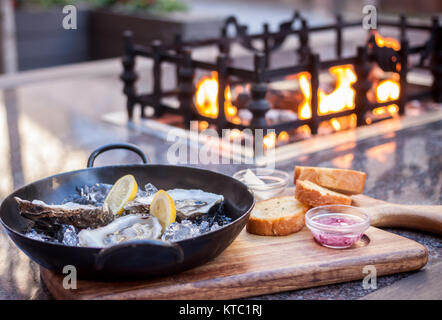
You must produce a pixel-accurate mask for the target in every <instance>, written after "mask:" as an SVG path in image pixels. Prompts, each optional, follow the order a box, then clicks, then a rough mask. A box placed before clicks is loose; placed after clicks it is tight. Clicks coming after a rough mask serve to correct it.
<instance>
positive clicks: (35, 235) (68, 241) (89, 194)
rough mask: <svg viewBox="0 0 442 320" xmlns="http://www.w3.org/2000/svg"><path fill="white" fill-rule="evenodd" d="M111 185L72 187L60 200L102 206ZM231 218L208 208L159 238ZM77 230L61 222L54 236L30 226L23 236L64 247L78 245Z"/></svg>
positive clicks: (196, 231)
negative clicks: (73, 189) (71, 190)
mask: <svg viewBox="0 0 442 320" xmlns="http://www.w3.org/2000/svg"><path fill="white" fill-rule="evenodd" d="M111 188H112V185H111V184H105V183H96V184H93V185H83V186H78V187H76V188H75V190H76V193H75V194H72V195H69V196H67V197H66V198H65V199H64V200H63V201H62V203H63V204H65V203H67V202H74V203H78V204H84V205H94V206H97V207H100V206H102V205H103V202H104V200H105V199H106V196H107V194H108V193H109V191H110V189H111ZM157 191H158V189H157V188H156V187H155V186H154V185H153V184H151V183H148V184H146V185H145V186H144V190H142V189H141V188H140V189H139V190H138V193H137V197H140V198H142V197H153V195H154V194H155V193H156V192H157ZM231 221H232V219H231V218H229V217H228V216H227V215H226V214H225V212H224V205H223V203H221V204H220V205H217V206H215V207H214V208H212V209H211V210H210V211H209V213H208V214H204V215H201V216H198V217H196V218H194V219H192V220H187V219H186V220H182V221H177V222H174V223H172V224H170V225H169V226H168V227H167V228H166V230H165V231H164V233H163V236H162V238H161V239H162V240H165V241H171V242H176V241H181V240H184V239H188V238H192V237H196V236H198V235H201V234H205V233H208V232H211V231H215V230H217V229H219V228H221V227H222V226H223V225H226V224H228V223H230V222H231ZM78 232H79V230H76V229H75V227H74V226H71V225H61V228H60V230H59V231H58V233H57V234H55V235H48V234H45V233H44V232H39V231H37V230H35V229H30V230H29V232H27V233H26V234H25V235H26V236H27V237H28V238H31V239H36V240H42V241H48V242H55V243H61V244H64V245H68V246H78V245H79V240H78Z"/></svg>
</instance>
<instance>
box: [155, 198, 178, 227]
mask: <svg viewBox="0 0 442 320" xmlns="http://www.w3.org/2000/svg"><path fill="white" fill-rule="evenodd" d="M150 214H151V215H153V216H155V217H157V219H158V221H159V222H160V224H161V226H162V227H163V230H164V229H166V228H167V226H168V225H169V224H171V223H173V222H175V220H176V208H175V203H174V202H173V199H172V198H171V197H170V196H169V195H168V194H167V192H166V191H164V190H158V192H157V193H155V195H154V196H153V199H152V203H151V204H150Z"/></svg>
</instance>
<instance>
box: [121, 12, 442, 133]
mask: <svg viewBox="0 0 442 320" xmlns="http://www.w3.org/2000/svg"><path fill="white" fill-rule="evenodd" d="M378 26H379V27H384V26H385V27H392V28H397V30H398V31H399V34H400V39H399V41H400V48H399V49H398V50H395V49H394V48H391V47H386V46H379V45H378V43H377V42H376V41H375V34H373V33H370V35H369V38H368V41H367V43H366V45H364V46H359V47H357V50H356V54H355V55H354V56H350V57H343V54H342V51H343V41H344V39H343V32H344V30H346V29H350V28H358V27H359V28H362V23H361V21H344V20H343V19H342V17H341V16H339V15H338V16H337V17H336V21H335V22H334V23H332V24H326V25H322V26H315V27H310V26H309V25H308V23H307V20H306V19H305V18H304V17H303V16H302V15H301V14H300V13H299V12H295V13H294V14H293V17H292V18H291V20H289V21H285V22H283V23H281V24H280V25H279V30H278V31H276V32H271V31H270V30H269V25H268V24H264V25H263V32H262V33H260V34H248V32H247V27H246V26H245V25H242V24H239V23H238V21H237V19H236V18H234V17H229V18H228V19H227V20H226V22H225V25H224V27H223V28H222V30H221V32H220V33H221V34H220V37H219V38H216V39H206V40H198V41H186V42H184V41H182V40H181V38H180V36H179V35H177V36H176V37H175V41H174V43H172V44H163V43H161V42H160V41H154V42H152V43H151V44H150V45H141V44H135V43H133V40H132V35H131V32H129V31H127V32H125V34H124V38H125V54H124V56H123V67H124V71H123V73H122V74H121V80H122V81H123V82H124V94H125V95H126V97H127V113H128V117H129V119H132V118H133V114H134V109H135V108H136V106H140V108H141V116H142V117H143V118H144V117H146V114H145V108H146V107H147V106H149V107H151V108H153V110H154V113H153V116H152V117H153V118H158V117H161V116H163V115H164V114H167V113H171V114H175V115H179V116H180V117H181V118H182V124H183V126H184V127H188V126H189V123H190V121H191V120H204V121H207V122H208V123H209V124H212V125H215V126H216V128H217V129H218V130H221V129H224V128H231V129H233V128H237V129H240V130H243V129H245V128H250V129H258V128H259V129H274V130H275V132H276V133H277V134H278V133H279V132H282V131H285V130H292V129H296V128H298V127H301V126H304V125H307V126H308V127H309V128H310V130H311V133H312V134H315V133H317V132H318V127H319V125H320V123H321V122H322V121H326V120H330V119H332V118H336V117H341V116H348V115H352V114H354V115H356V119H357V120H356V123H357V126H361V125H365V124H367V121H366V118H365V115H366V114H367V113H368V112H370V111H372V110H374V109H375V108H379V107H384V106H387V105H391V104H395V105H397V107H398V113H399V114H400V115H403V114H404V112H405V104H406V103H407V102H408V101H411V100H415V99H418V100H420V99H424V98H426V99H427V98H429V99H431V100H433V101H435V102H441V101H442V27H441V26H440V25H439V22H438V19H437V18H436V17H435V18H433V19H432V20H431V21H427V22H420V23H415V22H414V23H413V22H410V21H409V19H408V18H407V17H405V16H399V17H398V18H397V19H396V20H394V21H391V20H379V19H378ZM231 29H233V30H234V35H229V32H228V31H230V30H231ZM330 30H332V31H333V32H334V33H335V35H336V41H335V44H334V47H335V54H336V58H335V59H331V60H321V58H320V56H319V55H318V54H316V53H313V50H312V49H311V47H310V41H309V39H310V37H311V35H312V34H314V33H319V32H324V31H330ZM410 30H420V31H425V32H427V33H428V37H427V38H426V40H425V41H424V42H423V43H422V44H419V45H414V46H412V45H410V44H409V40H408V39H407V32H408V31H410ZM293 35H294V36H297V37H298V39H299V47H298V48H297V49H296V53H297V56H298V62H297V63H294V64H293V65H292V66H288V67H277V68H272V66H271V57H272V54H273V53H275V52H276V51H277V50H279V49H280V48H281V47H282V45H283V43H284V41H285V40H286V39H287V37H288V36H293ZM257 43H258V44H257ZM233 44H239V45H240V46H242V47H243V48H245V49H247V50H248V51H249V52H251V53H252V54H253V62H254V63H253V69H251V70H249V69H246V68H241V67H237V66H234V65H233V64H232V63H231V62H232V57H231V54H230V52H231V47H232V45H233ZM204 46H217V47H218V56H217V59H216V62H213V63H211V62H206V61H202V60H198V59H195V58H192V49H195V48H199V47H204ZM137 56H141V57H147V58H150V59H152V61H153V68H152V73H153V81H154V82H153V91H152V92H151V93H148V94H144V93H143V94H139V93H138V92H137V89H136V82H137V79H138V74H137V71H136V69H135V60H136V57H137ZM412 58H414V59H413V61H417V63H414V65H412V64H411V61H412ZM164 63H168V64H172V65H174V66H175V68H176V72H177V87H176V88H175V89H173V90H163V88H162V84H161V83H162V81H161V80H162V76H163V70H162V69H163V68H162V65H163V64H164ZM373 63H376V64H377V65H378V66H379V67H380V68H381V69H382V70H383V71H386V72H395V73H397V74H398V75H399V85H400V94H399V96H398V98H397V99H395V100H389V101H386V102H373V101H369V99H368V98H367V92H368V91H369V90H370V88H371V87H372V80H370V79H369V73H370V70H371V69H372V65H373ZM347 64H349V65H353V67H354V71H355V74H356V76H357V82H356V83H355V84H353V89H354V90H355V97H354V104H355V108H354V109H352V110H343V111H338V112H333V113H329V114H320V113H319V112H318V103H319V99H318V91H319V75H320V73H321V71H323V70H327V69H329V68H331V67H333V66H340V65H347ZM412 69H413V70H417V69H423V70H427V71H429V72H430V73H431V74H432V76H433V81H432V85H431V86H430V87H426V88H421V90H419V91H418V92H415V90H414V91H413V92H410V91H409V90H408V87H409V84H408V83H407V74H408V73H409V72H410V70H412ZM198 70H203V71H208V72H217V74H218V92H225V90H226V87H227V86H229V85H233V84H249V85H250V90H249V91H250V93H249V97H248V99H246V101H245V103H244V105H243V106H239V107H242V108H247V109H248V110H249V111H250V112H251V114H252V118H251V120H250V122H249V123H248V124H247V125H244V124H242V123H233V122H230V121H228V119H227V118H226V115H225V113H224V112H222V111H221V112H218V114H217V116H216V117H206V116H204V115H201V114H200V113H198V112H197V110H196V109H195V105H194V97H195V92H196V88H195V84H194V79H195V74H196V72H197V71H198ZM301 72H307V73H308V74H309V75H310V84H311V98H310V105H311V117H310V118H308V119H300V118H298V119H295V120H291V121H286V122H282V123H277V124H274V123H273V124H269V123H268V121H266V118H265V115H266V113H267V112H268V111H269V110H270V109H271V106H270V103H269V101H268V100H267V99H266V95H267V92H268V83H269V82H272V81H276V80H280V79H284V78H285V77H287V76H290V75H294V74H299V73H301ZM170 97H175V98H176V100H177V101H178V102H179V106H178V108H177V107H176V106H172V105H170V104H167V103H166V102H165V101H167V98H170ZM165 98H166V99H165ZM217 100H218V101H217V103H218V106H224V104H225V95H223V94H218V96H217ZM220 109H221V110H222V108H220Z"/></svg>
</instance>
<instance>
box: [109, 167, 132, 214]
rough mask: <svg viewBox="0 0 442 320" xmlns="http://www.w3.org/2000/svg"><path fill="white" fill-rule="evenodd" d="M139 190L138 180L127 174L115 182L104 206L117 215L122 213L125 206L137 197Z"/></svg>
mask: <svg viewBox="0 0 442 320" xmlns="http://www.w3.org/2000/svg"><path fill="white" fill-rule="evenodd" d="M137 191H138V185H137V181H136V180H135V177H134V176H133V175H131V174H128V175H125V176H123V177H121V178H120V179H118V180H117V182H115V184H114V185H113V187H112V189H111V190H110V191H109V194H108V195H107V197H106V199H105V200H104V203H103V208H105V210H106V209H107V210H109V211H110V212H111V213H113V214H115V215H117V214H122V213H123V211H124V206H125V205H126V203H128V202H129V201H132V200H133V199H135V197H136V195H137Z"/></svg>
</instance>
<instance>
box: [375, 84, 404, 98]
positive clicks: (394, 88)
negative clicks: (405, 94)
mask: <svg viewBox="0 0 442 320" xmlns="http://www.w3.org/2000/svg"><path fill="white" fill-rule="evenodd" d="M398 98H399V83H398V82H397V81H394V80H383V81H381V82H380V83H379V84H378V86H377V87H376V100H377V101H378V102H386V101H389V100H396V99H398Z"/></svg>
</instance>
